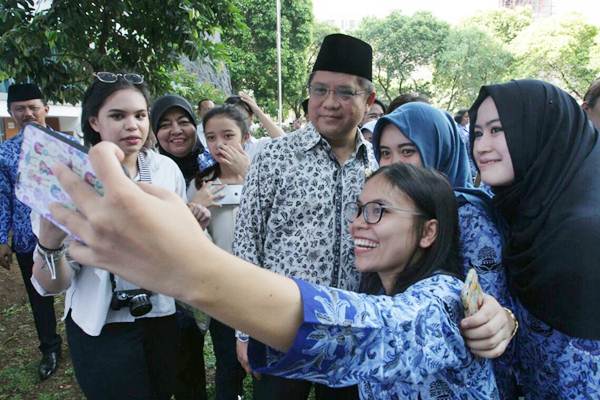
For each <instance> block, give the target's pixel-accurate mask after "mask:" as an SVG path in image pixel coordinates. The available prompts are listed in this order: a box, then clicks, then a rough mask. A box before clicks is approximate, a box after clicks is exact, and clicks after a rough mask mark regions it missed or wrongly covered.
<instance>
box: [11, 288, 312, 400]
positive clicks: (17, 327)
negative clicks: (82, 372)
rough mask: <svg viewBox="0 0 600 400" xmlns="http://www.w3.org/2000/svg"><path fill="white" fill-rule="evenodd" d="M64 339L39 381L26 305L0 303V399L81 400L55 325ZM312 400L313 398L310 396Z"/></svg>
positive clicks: (248, 387) (208, 347) (248, 389)
mask: <svg viewBox="0 0 600 400" xmlns="http://www.w3.org/2000/svg"><path fill="white" fill-rule="evenodd" d="M55 309H56V311H57V314H58V315H57V317H58V321H60V316H61V315H62V310H63V299H62V298H57V299H56V304H55ZM58 331H59V334H60V335H61V336H62V338H63V358H62V361H61V364H60V367H59V369H58V371H57V372H56V373H55V374H54V375H53V376H52V377H51V378H50V379H48V380H46V381H44V382H40V381H39V378H38V376H37V366H38V363H39V360H40V357H41V355H40V353H39V351H38V349H37V345H38V339H37V335H36V332H35V328H34V325H33V318H32V315H31V310H30V308H29V304H28V303H25V304H10V305H7V304H0V400H34V399H35V400H83V399H84V396H83V394H82V393H81V390H80V389H79V386H78V384H77V381H76V380H75V373H74V371H73V367H72V365H71V362H70V357H69V351H68V346H67V345H66V335H65V331H64V324H63V323H62V322H58ZM204 362H205V366H206V382H207V393H208V398H209V399H214V397H215V386H214V375H215V363H216V360H215V355H214V352H213V347H212V341H211V338H210V335H209V334H208V333H207V334H206V337H205V343H204ZM244 392H245V396H244V399H245V400H251V399H252V379H251V378H250V377H249V376H247V377H246V379H245V380H244ZM310 398H311V399H314V395H311V397H310Z"/></svg>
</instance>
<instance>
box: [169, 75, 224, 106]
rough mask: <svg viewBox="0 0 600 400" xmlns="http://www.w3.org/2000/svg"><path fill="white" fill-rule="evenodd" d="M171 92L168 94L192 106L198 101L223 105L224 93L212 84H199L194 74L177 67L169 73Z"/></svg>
mask: <svg viewBox="0 0 600 400" xmlns="http://www.w3.org/2000/svg"><path fill="white" fill-rule="evenodd" d="M169 75H170V77H171V90H169V93H173V94H178V95H180V96H182V97H184V98H186V99H188V100H189V101H190V103H191V104H192V106H195V105H196V104H194V103H195V102H197V101H199V100H200V99H211V100H212V101H214V102H215V103H217V104H218V103H223V102H224V101H225V98H226V97H227V96H226V95H225V93H223V91H222V90H221V89H219V88H217V87H216V86H215V85H213V84H212V83H208V82H200V81H199V80H198V79H197V77H196V76H195V75H194V74H191V73H190V72H188V71H187V70H186V69H185V68H184V67H183V66H181V65H178V66H177V67H176V68H175V69H174V70H173V71H171V73H170V74H169Z"/></svg>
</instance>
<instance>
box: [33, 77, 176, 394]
mask: <svg viewBox="0 0 600 400" xmlns="http://www.w3.org/2000/svg"><path fill="white" fill-rule="evenodd" d="M95 76H96V78H95V80H94V82H93V83H92V85H91V86H90V87H89V88H88V89H87V91H86V92H85V95H84V98H83V102H82V109H83V112H82V129H83V132H84V139H85V142H86V144H87V145H89V146H92V145H95V144H97V143H99V142H111V143H114V144H115V145H117V146H118V148H119V149H120V150H121V151H122V152H123V154H124V157H123V160H122V165H123V167H124V168H125V169H126V170H127V172H128V174H129V176H130V177H131V178H132V179H133V180H134V181H137V182H145V183H148V184H152V185H153V186H156V187H160V188H162V189H164V190H166V191H168V192H170V193H174V195H176V196H179V197H180V198H184V196H185V182H184V180H183V177H182V176H181V172H180V171H179V168H178V167H177V165H175V163H174V162H173V161H171V160H169V159H168V158H167V157H164V156H161V155H159V154H157V153H156V152H154V151H149V150H148V148H149V147H151V144H152V142H153V136H152V134H151V133H150V124H149V119H148V93H147V90H146V87H145V85H144V83H143V78H142V76H140V75H137V74H113V73H107V72H100V73H97V74H96V75H95ZM37 236H38V238H39V242H38V247H37V250H36V253H37V256H36V262H35V265H34V272H33V281H34V284H35V285H36V288H37V289H38V291H39V292H40V293H41V294H56V293H61V292H64V291H66V297H65V325H66V331H67V337H68V341H69V348H70V352H71V357H72V360H73V367H74V369H75V376H76V377H77V381H78V383H79V385H80V386H81V389H82V391H83V392H84V394H85V396H86V397H87V398H88V399H141V398H143V399H170V398H171V394H172V393H173V392H174V384H175V362H176V350H177V343H178V329H177V325H176V321H175V317H174V315H173V314H174V312H175V302H174V300H173V298H171V297H168V296H165V295H162V294H160V293H156V292H150V291H148V290H146V289H145V288H140V287H139V286H136V285H134V284H133V283H131V282H129V281H127V280H126V279H124V278H122V277H121V276H119V275H118V274H110V273H108V272H106V271H104V270H101V269H98V268H96V267H93V266H92V265H98V264H91V265H90V264H86V263H77V262H75V261H72V260H67V258H66V257H65V246H66V245H67V244H65V236H66V234H65V233H64V232H63V231H62V230H60V229H58V228H57V227H55V226H54V225H52V224H51V223H50V222H48V221H47V220H45V219H43V218H42V219H41V221H40V229H39V232H38V235H37ZM50 267H52V268H55V271H56V276H55V279H52V277H51V274H50V273H49V270H50V269H51V268H50ZM167 338H168V339H167Z"/></svg>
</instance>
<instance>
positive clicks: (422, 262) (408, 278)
mask: <svg viewBox="0 0 600 400" xmlns="http://www.w3.org/2000/svg"><path fill="white" fill-rule="evenodd" d="M375 176H381V177H383V178H385V180H386V181H387V183H388V184H389V185H390V186H391V187H392V188H395V189H397V190H399V191H401V192H402V193H404V194H405V195H406V196H408V197H409V198H410V199H411V200H412V201H413V202H414V203H415V206H416V208H417V211H419V212H420V213H422V214H423V215H424V216H415V217H414V218H415V224H414V235H415V237H417V238H420V237H421V236H422V233H423V228H424V226H425V222H426V221H428V220H430V219H436V220H437V221H438V228H437V237H436V239H435V241H434V242H433V243H432V245H431V246H429V247H428V248H425V249H417V250H415V252H414V253H413V255H412V257H411V259H410V260H409V262H408V263H407V265H406V267H405V269H404V270H403V271H402V272H401V273H400V275H399V276H398V279H397V280H396V282H395V284H394V289H393V292H392V293H388V294H390V295H394V294H397V293H401V292H403V291H404V290H406V288H408V287H409V286H410V285H412V284H414V283H415V282H418V281H420V280H422V279H424V278H426V277H428V276H431V275H433V274H434V273H436V272H437V271H441V272H444V273H448V274H452V275H456V276H462V273H461V272H460V265H459V259H458V213H457V205H456V199H455V197H454V192H453V191H452V187H451V186H450V184H449V183H448V181H447V180H446V178H444V176H443V175H442V174H440V173H439V172H437V171H435V170H434V169H425V168H421V167H415V166H413V165H410V164H393V165H389V166H386V167H382V168H380V169H379V170H377V172H375V173H374V174H373V175H371V177H370V178H369V179H373V177H375ZM382 288H383V286H382V283H381V280H380V279H379V275H378V274H377V273H376V272H368V273H365V274H363V275H362V279H361V285H360V291H361V292H363V293H369V294H377V293H380V292H381V290H382Z"/></svg>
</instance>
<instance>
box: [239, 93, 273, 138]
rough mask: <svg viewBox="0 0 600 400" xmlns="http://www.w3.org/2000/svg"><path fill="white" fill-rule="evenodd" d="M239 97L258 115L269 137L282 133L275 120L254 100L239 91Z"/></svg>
mask: <svg viewBox="0 0 600 400" xmlns="http://www.w3.org/2000/svg"><path fill="white" fill-rule="evenodd" d="M240 98H241V99H242V100H243V101H244V103H246V104H248V106H250V109H251V110H252V112H253V113H254V115H256V116H257V117H258V120H259V121H260V124H261V125H262V126H263V128H265V130H266V131H267V133H268V134H269V136H270V137H271V139H275V138H278V137H280V136H283V135H284V132H283V129H281V128H280V127H278V126H277V125H276V124H275V122H273V120H272V119H271V117H269V116H268V115H267V114H265V112H264V111H263V110H262V108H260V107H259V106H258V104H256V101H254V99H253V98H252V97H250V96H249V95H247V94H246V93H243V92H240Z"/></svg>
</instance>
